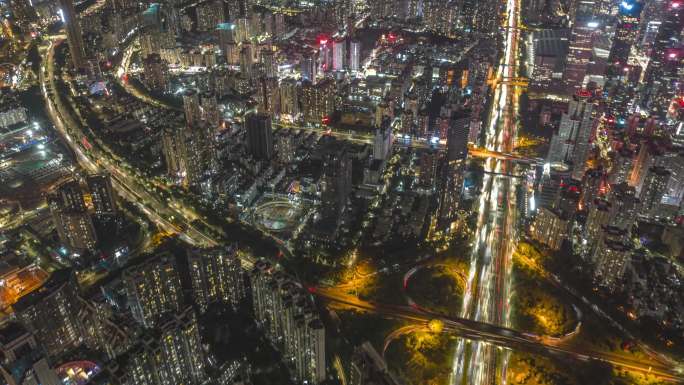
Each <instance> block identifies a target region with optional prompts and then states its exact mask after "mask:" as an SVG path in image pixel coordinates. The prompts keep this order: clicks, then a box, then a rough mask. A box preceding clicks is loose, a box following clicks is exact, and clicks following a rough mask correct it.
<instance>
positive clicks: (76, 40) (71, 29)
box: [59, 0, 86, 69]
mask: <svg viewBox="0 0 684 385" xmlns="http://www.w3.org/2000/svg"><path fill="white" fill-rule="evenodd" d="M59 7H60V8H59V11H60V16H61V17H62V21H63V22H64V29H66V33H67V41H68V43H69V54H70V55H71V62H72V63H73V65H74V68H76V69H79V68H83V67H85V65H86V60H85V56H86V54H85V46H84V45H83V32H82V31H81V26H80V24H79V22H78V16H77V15H76V10H75V9H74V2H73V0H59Z"/></svg>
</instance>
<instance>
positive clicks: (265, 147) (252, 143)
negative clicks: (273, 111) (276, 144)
mask: <svg viewBox="0 0 684 385" xmlns="http://www.w3.org/2000/svg"><path fill="white" fill-rule="evenodd" d="M245 129H246V130H247V147H248V149H249V152H250V154H252V156H254V157H255V158H257V159H261V160H270V159H271V157H272V156H273V129H272V128H271V116H270V115H266V114H256V113H251V114H248V115H247V116H246V117H245Z"/></svg>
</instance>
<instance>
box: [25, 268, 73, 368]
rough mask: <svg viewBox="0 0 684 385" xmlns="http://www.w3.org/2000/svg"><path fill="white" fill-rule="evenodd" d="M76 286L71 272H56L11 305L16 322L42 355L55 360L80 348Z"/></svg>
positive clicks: (66, 270)
mask: <svg viewBox="0 0 684 385" xmlns="http://www.w3.org/2000/svg"><path fill="white" fill-rule="evenodd" d="M77 295H78V283H77V282H76V276H75V275H74V273H73V271H72V270H69V269H62V270H57V271H55V272H53V273H52V275H50V278H49V279H48V280H47V281H46V282H45V283H43V286H42V287H41V288H40V289H38V290H36V291H33V292H31V293H29V294H28V295H25V296H23V297H21V298H20V299H19V301H17V303H16V304H14V312H15V316H16V318H17V320H19V322H20V323H21V324H22V325H23V326H24V328H26V330H28V331H29V332H31V333H33V335H35V337H36V340H37V341H38V343H39V345H40V346H41V347H42V348H43V349H45V352H46V353H47V354H48V355H49V356H51V357H56V356H59V355H60V354H62V353H65V352H67V351H69V350H70V349H72V348H75V347H77V346H78V345H80V344H81V339H82V338H83V335H84V331H83V326H82V324H81V323H80V321H79V318H78V313H79V302H78V298H77Z"/></svg>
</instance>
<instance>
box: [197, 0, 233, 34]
mask: <svg viewBox="0 0 684 385" xmlns="http://www.w3.org/2000/svg"><path fill="white" fill-rule="evenodd" d="M223 12H224V4H223V1H222V0H210V1H207V2H202V3H199V4H198V5H197V30H198V31H213V30H214V29H215V28H216V26H217V25H219V24H221V23H223V22H224V21H225V20H226V17H224V14H223Z"/></svg>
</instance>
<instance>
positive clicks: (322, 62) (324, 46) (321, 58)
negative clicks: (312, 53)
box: [318, 38, 333, 72]
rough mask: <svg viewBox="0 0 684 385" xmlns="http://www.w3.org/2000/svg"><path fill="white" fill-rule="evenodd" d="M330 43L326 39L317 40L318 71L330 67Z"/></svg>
mask: <svg viewBox="0 0 684 385" xmlns="http://www.w3.org/2000/svg"><path fill="white" fill-rule="evenodd" d="M332 57H333V54H332V43H331V42H330V41H329V40H328V39H327V38H324V39H320V40H319V41H318V67H319V68H320V72H328V71H330V70H331V69H332Z"/></svg>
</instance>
